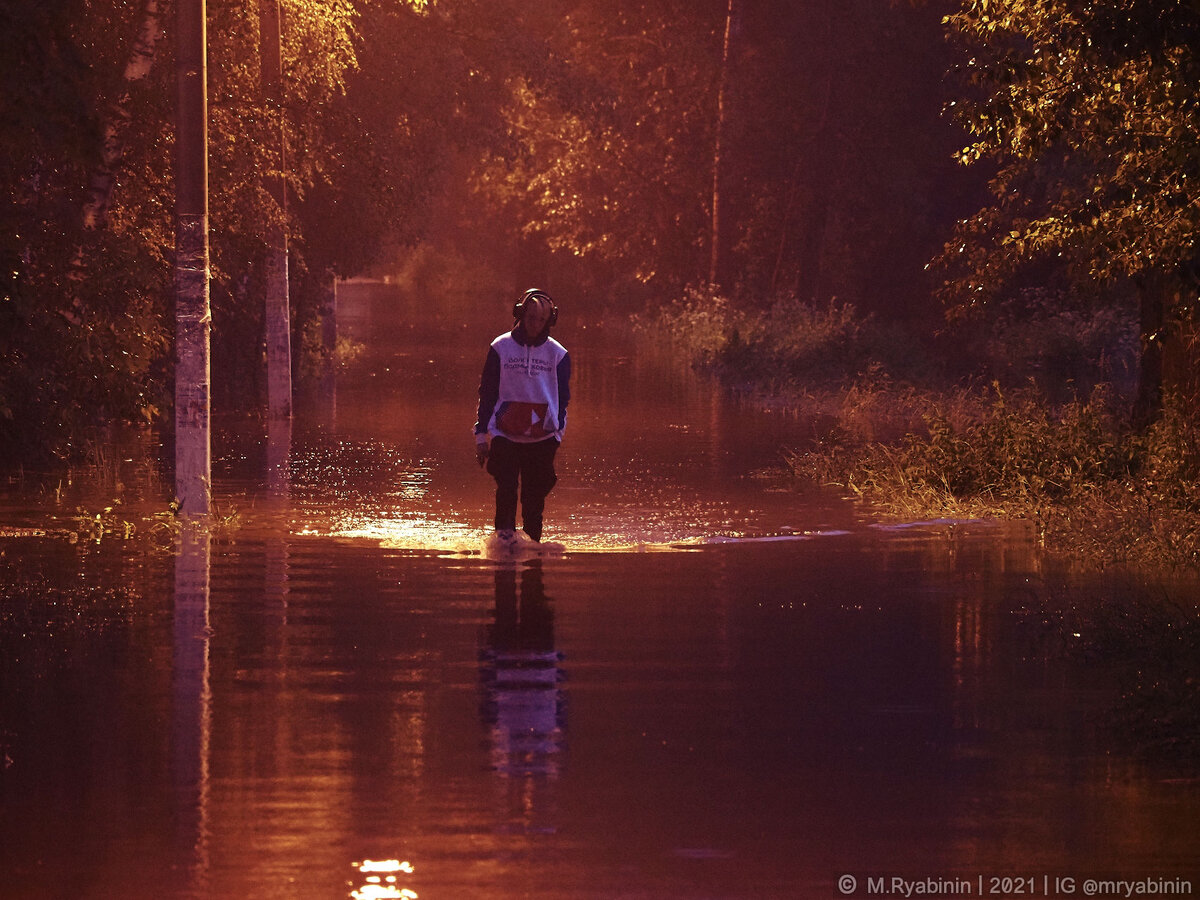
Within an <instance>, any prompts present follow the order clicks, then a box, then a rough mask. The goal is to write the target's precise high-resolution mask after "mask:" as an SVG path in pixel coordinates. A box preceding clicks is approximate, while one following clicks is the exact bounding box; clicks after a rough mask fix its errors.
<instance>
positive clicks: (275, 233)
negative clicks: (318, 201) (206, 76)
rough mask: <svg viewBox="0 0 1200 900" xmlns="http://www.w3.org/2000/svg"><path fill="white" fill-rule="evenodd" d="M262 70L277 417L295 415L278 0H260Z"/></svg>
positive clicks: (272, 389)
mask: <svg viewBox="0 0 1200 900" xmlns="http://www.w3.org/2000/svg"><path fill="white" fill-rule="evenodd" d="M258 16H259V32H260V34H259V40H260V51H259V55H260V62H259V65H260V70H261V83H262V91H263V99H264V100H265V101H266V105H267V108H268V111H269V113H270V117H271V124H270V125H269V126H268V129H269V135H270V137H269V141H270V145H271V146H270V147H269V150H270V155H271V156H272V157H273V159H272V160H271V167H270V170H269V171H268V172H267V173H266V174H265V175H264V176H263V183H264V186H265V187H266V190H267V193H268V194H270V195H271V198H272V199H273V200H274V201H275V209H274V210H272V211H271V218H270V221H269V223H268V225H267V234H266V239H267V257H266V282H267V283H266V306H265V309H264V317H265V320H266V333H267V410H268V413H269V415H270V416H271V417H272V418H286V417H288V416H290V415H291V414H292V323H291V304H290V300H289V296H288V238H287V186H286V184H285V183H284V177H283V173H284V171H285V169H286V165H287V146H286V141H285V140H284V133H283V104H282V98H283V61H282V56H281V52H280V12H279V0H259V5H258Z"/></svg>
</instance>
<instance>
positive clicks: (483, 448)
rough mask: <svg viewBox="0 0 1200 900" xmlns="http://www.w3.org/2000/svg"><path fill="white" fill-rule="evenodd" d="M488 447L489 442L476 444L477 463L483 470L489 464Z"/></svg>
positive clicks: (477, 442)
mask: <svg viewBox="0 0 1200 900" xmlns="http://www.w3.org/2000/svg"><path fill="white" fill-rule="evenodd" d="M487 459H488V445H487V441H476V443H475V462H477V463H479V468H481V469H482V468H483V467H484V466H485V465H486V464H487Z"/></svg>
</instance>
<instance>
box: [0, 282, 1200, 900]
mask: <svg viewBox="0 0 1200 900" xmlns="http://www.w3.org/2000/svg"><path fill="white" fill-rule="evenodd" d="M341 303H342V315H343V320H342V321H343V325H344V327H345V328H346V329H347V331H348V332H349V333H350V334H351V335H352V336H354V337H356V338H357V339H358V340H360V341H362V342H363V343H364V344H365V345H366V347H367V350H366V352H365V353H364V355H363V356H362V357H361V358H360V359H359V360H357V361H356V362H355V363H354V364H353V365H352V366H351V367H350V368H349V369H348V370H347V371H346V372H345V373H343V374H342V375H340V376H339V377H338V379H337V382H336V384H335V385H325V386H324V387H323V388H322V389H320V390H315V391H313V392H312V393H311V395H307V396H305V397H303V398H302V400H301V402H300V403H299V404H298V411H297V415H296V418H295V420H294V422H293V423H291V424H290V426H285V427H274V428H269V427H268V426H267V425H265V424H264V423H262V422H260V421H258V420H255V419H246V418H238V417H235V416H232V415H230V416H227V417H224V418H222V417H220V416H218V421H217V423H216V424H217V427H218V435H217V438H216V441H215V456H216V459H215V492H216V496H217V507H218V513H219V516H220V517H221V518H222V520H223V521H224V522H225V523H226V524H224V525H222V526H221V527H218V528H216V529H215V530H213V531H212V532H211V533H198V532H195V531H190V530H185V531H183V532H181V533H179V534H177V535H175V534H173V532H172V530H171V529H170V528H168V527H167V526H166V525H165V524H163V525H161V526H158V527H153V526H149V525H147V524H145V519H144V518H142V519H139V521H141V522H143V524H142V525H141V526H140V531H139V534H138V535H137V536H135V538H133V539H131V540H128V541H126V540H123V539H122V538H121V537H120V536H119V535H112V534H109V535H107V536H104V537H102V538H101V539H100V540H99V541H97V540H95V539H94V537H95V535H94V534H93V533H92V531H89V530H88V528H86V527H83V526H84V525H85V523H84V522H81V521H79V515H77V514H76V513H75V512H74V510H75V507H76V506H77V505H82V506H83V507H84V508H85V509H87V510H88V513H89V515H90V514H91V513H93V512H96V511H99V508H100V507H101V506H103V504H104V503H105V498H106V497H109V496H110V495H112V494H113V493H114V492H119V493H121V495H122V496H123V497H124V498H125V500H124V503H125V505H124V506H123V507H122V510H123V512H121V515H127V516H128V517H129V518H131V519H133V518H136V517H135V516H134V515H133V511H135V510H136V511H138V512H139V514H140V515H142V516H143V517H144V516H146V515H149V513H150V512H152V511H153V510H154V509H157V508H163V507H165V499H166V498H167V497H169V494H170V491H169V489H168V488H164V487H163V483H162V480H161V478H160V477H159V476H158V475H157V473H156V469H155V467H154V466H153V465H152V464H149V463H146V462H145V461H143V460H141V459H139V458H138V457H136V456H130V457H128V460H127V461H126V459H125V457H121V458H119V459H116V460H115V461H114V462H112V463H111V464H110V465H109V467H108V474H107V475H106V476H105V477H104V478H103V479H101V478H99V476H98V477H97V481H96V483H89V482H88V481H87V480H86V479H83V480H80V479H76V480H75V481H73V482H69V483H65V484H55V485H53V486H52V487H48V486H46V485H41V486H39V487H31V486H30V484H29V482H28V480H25V481H13V482H11V483H10V484H9V485H8V488H7V493H6V495H5V497H4V498H3V506H2V507H0V515H2V516H3V518H0V526H3V530H2V531H0V535H3V536H0V573H2V576H3V583H4V588H3V598H2V601H0V602H2V603H3V606H2V607H0V673H2V681H0V897H5V898H8V897H20V898H26V897H28V898H35V897H36V898H55V897H63V898H66V897H70V898H110V897H112V898H142V897H146V898H150V897H155V898H176V897H178V898H368V897H369V898H380V897H403V898H412V897H419V898H421V900H446V898H474V897H480V898H492V897H496V898H509V897H514V898H515V897H528V898H577V897H578V898H619V897H627V898H774V897H780V898H784V897H786V898H790V897H801V898H807V897H839V896H856V897H868V896H873V895H876V894H882V893H891V894H892V895H899V896H903V895H904V894H905V893H910V894H911V893H924V894H930V893H935V894H938V895H940V896H954V897H966V896H971V897H974V896H993V897H995V896H1040V897H1070V896H1078V895H1085V896H1114V895H1119V896H1132V895H1134V894H1135V893H1136V894H1138V895H1142V894H1145V893H1147V892H1150V893H1156V894H1173V895H1177V896H1195V895H1196V894H1197V892H1200V864H1198V860H1200V780H1198V779H1197V777H1196V776H1197V773H1196V772H1195V770H1194V769H1195V766H1194V764H1195V760H1194V759H1192V760H1190V762H1189V760H1187V759H1182V760H1181V759H1175V758H1172V757H1171V756H1170V755H1169V754H1167V755H1165V756H1164V755H1163V754H1147V753H1145V752H1142V750H1144V745H1145V744H1147V743H1148V741H1147V740H1141V741H1139V740H1138V738H1139V736H1141V733H1140V732H1138V731H1137V729H1136V727H1135V726H1137V723H1138V722H1139V721H1141V720H1138V719H1137V712H1138V707H1136V706H1134V707H1133V708H1132V710H1131V707H1130V704H1131V702H1132V701H1134V700H1136V697H1135V696H1133V695H1131V693H1130V687H1129V685H1130V684H1131V679H1130V675H1131V673H1132V672H1137V673H1139V674H1141V675H1145V673H1147V672H1150V673H1153V672H1154V671H1155V668H1154V666H1155V659H1154V658H1153V657H1154V652H1153V651H1151V650H1146V651H1144V652H1145V657H1144V658H1140V659H1139V658H1137V657H1136V655H1135V656H1133V657H1131V656H1130V655H1129V654H1130V653H1133V652H1134V651H1130V650H1128V646H1129V645H1130V643H1131V642H1128V641H1127V642H1126V644H1125V645H1124V646H1125V647H1126V653H1125V655H1124V656H1121V655H1119V654H1117V653H1115V652H1114V651H1112V650H1111V649H1110V646H1111V645H1110V644H1107V643H1105V640H1106V638H1105V635H1106V634H1107V633H1108V632H1106V631H1105V627H1106V626H1105V624H1104V622H1101V621H1100V620H1098V619H1096V618H1094V617H1090V616H1089V615H1086V614H1081V613H1080V612H1079V611H1080V610H1087V609H1091V608H1093V607H1096V608H1105V609H1113V608H1116V606H1118V605H1120V604H1124V606H1121V609H1127V610H1128V609H1132V610H1143V611H1144V610H1145V609H1148V608H1152V604H1153V603H1154V602H1155V601H1156V598H1161V596H1162V591H1163V590H1164V589H1163V588H1162V587H1161V586H1160V585H1153V586H1152V585H1149V584H1141V583H1138V582H1137V581H1136V580H1131V579H1123V580H1121V581H1120V582H1119V585H1118V586H1114V585H1117V582H1115V581H1114V580H1113V579H1112V578H1111V577H1110V576H1106V577H1105V578H1094V577H1091V576H1088V575H1086V574H1082V573H1073V572H1071V571H1069V570H1068V569H1067V568H1066V567H1059V566H1055V565H1054V564H1052V563H1051V562H1048V561H1046V560H1044V559H1042V558H1041V557H1040V555H1039V553H1038V550H1037V547H1036V546H1035V544H1034V542H1033V541H1032V540H1031V537H1030V535H1029V534H1028V533H1027V532H1026V531H1024V530H1022V529H1020V528H1014V527H1002V526H1000V525H999V524H997V523H987V522H961V523H947V522H930V523H909V525H908V526H907V527H897V526H893V527H886V528H884V527H878V524H877V523H875V522H873V521H872V519H871V516H870V514H869V512H868V511H866V510H863V509H861V508H860V507H858V506H856V505H854V504H852V503H850V502H848V501H846V500H844V499H842V498H840V497H838V496H836V495H833V494H829V493H825V492H822V491H820V490H817V489H813V490H809V491H801V492H797V491H794V490H791V489H790V488H785V487H784V486H781V485H780V484H778V483H777V482H776V481H775V480H774V479H772V478H771V477H770V476H769V472H768V470H769V468H770V466H771V465H772V464H773V463H775V462H777V460H778V459H779V453H780V450H781V449H782V448H784V447H788V446H799V445H802V444H803V442H804V441H806V440H808V439H809V437H810V434H809V428H808V427H807V426H806V424H805V423H804V422H803V421H799V420H796V419H794V418H791V417H789V416H786V415H783V414H781V413H779V412H771V411H767V410H761V409H755V408H753V407H752V406H748V405H746V404H743V403H738V402H734V401H732V400H730V399H729V398H726V397H724V396H722V395H721V394H720V392H718V391H715V390H713V388H712V387H711V385H708V384H707V383H705V382H704V381H703V380H702V379H697V378H693V377H673V376H668V375H667V374H665V370H664V369H662V368H661V367H660V366H659V365H658V364H656V363H655V362H654V361H653V360H649V359H645V358H642V357H640V356H639V355H638V354H637V353H635V352H633V350H632V349H631V348H630V347H629V345H628V344H627V343H626V342H624V341H622V340H620V339H618V338H616V337H615V336H613V335H612V334H611V333H609V332H608V331H606V330H605V329H604V328H602V327H600V326H599V325H593V326H590V327H584V326H583V325H581V324H577V323H572V321H571V317H570V314H569V312H568V311H567V310H564V314H563V319H564V322H563V325H562V327H561V328H560V329H559V330H558V333H559V335H560V337H561V338H562V340H563V341H564V343H566V344H567V345H568V347H570V348H571V350H572V353H573V356H574V358H575V375H576V378H575V397H574V400H573V402H572V406H571V417H570V422H569V425H568V433H567V439H566V441H565V443H564V445H563V448H562V451H561V452H560V455H559V470H560V482H559V486H558V488H557V489H556V490H555V492H554V493H553V494H552V495H551V497H550V501H549V504H548V508H547V534H546V537H547V539H548V540H552V541H555V542H558V543H561V544H562V549H561V550H559V551H556V552H548V553H547V554H546V555H544V556H540V557H525V558H519V559H504V558H493V557H491V556H489V555H488V554H487V553H486V552H485V544H484V537H485V534H486V531H487V529H488V526H489V523H490V517H491V483H490V481H489V480H488V478H487V476H486V475H484V474H483V473H481V472H480V470H479V469H478V468H477V467H476V465H475V462H474V454H473V439H472V436H471V424H472V421H473V417H474V408H473V406H474V403H473V401H474V388H475V382H476V379H477V377H478V369H479V367H480V365H481V364H482V361H483V353H484V349H485V347H486V343H487V340H488V339H489V338H490V337H491V336H492V333H493V332H496V331H499V330H500V329H501V328H502V327H503V325H504V316H503V310H502V309H497V310H496V314H495V316H494V317H493V318H494V320H495V323H496V325H495V327H490V326H489V327H486V328H483V329H482V330H481V329H480V328H479V327H477V326H459V325H458V324H457V322H456V321H455V320H454V319H453V318H452V317H450V316H442V317H435V318H434V319H433V320H430V319H428V318H427V317H425V316H423V315H422V314H421V310H420V308H419V307H417V306H412V305H408V306H406V305H405V301H404V298H403V297H400V296H399V295H398V294H396V293H394V292H393V291H392V290H391V289H388V288H385V287H382V286H358V287H355V288H352V289H345V290H343V294H342V298H341ZM114 470H115V472H114ZM118 481H119V482H120V486H119V487H118V486H117V484H116V482H118ZM85 518H86V517H85ZM48 522H49V523H50V524H47V523H48ZM69 528H74V530H75V531H76V533H78V534H79V535H80V538H79V539H78V540H77V541H74V542H72V541H70V540H68V539H67V538H65V537H64V536H63V532H64V531H65V530H67V529H69ZM155 547H160V548H161V549H155ZM1143 620H1144V621H1145V622H1149V623H1150V625H1148V626H1147V628H1149V627H1151V626H1152V625H1153V622H1154V618H1153V616H1151V615H1143ZM1109 630H1111V629H1109ZM1192 633H1193V634H1194V633H1195V632H1194V631H1193V632H1192ZM1148 646H1149V645H1148ZM1160 661H1161V659H1160ZM1167 668H1169V667H1167ZM1168 674H1169V673H1168ZM1135 680H1136V679H1135ZM1145 681H1146V679H1145V678H1142V680H1141V682H1139V683H1144V682H1145ZM1191 716H1192V718H1191V721H1193V722H1194V721H1195V719H1194V710H1192V711H1191ZM1159 718H1160V719H1161V718H1170V717H1169V716H1159ZM1181 718H1183V719H1184V720H1185V721H1186V720H1187V717H1186V715H1184V716H1182V717H1181ZM1131 722H1132V723H1134V724H1133V725H1131V724H1130V723H1131ZM1145 724H1146V723H1145V722H1142V726H1143V727H1144V726H1145ZM1131 729H1133V730H1132V731H1131ZM1148 734H1149V733H1148V732H1147V733H1146V735H1145V736H1147V737H1148ZM1160 743H1169V741H1166V740H1164V741H1160ZM1139 748H1140V749H1139ZM878 879H884V880H883V881H880V880H878ZM893 879H906V880H905V881H903V882H896V881H893ZM1089 879H1093V880H1094V881H1092V882H1089V881H1088V880H1089ZM1119 881H1125V882H1129V883H1130V885H1133V887H1128V886H1123V885H1119V884H1118V882H1119ZM1138 887H1140V890H1135V888H1138Z"/></svg>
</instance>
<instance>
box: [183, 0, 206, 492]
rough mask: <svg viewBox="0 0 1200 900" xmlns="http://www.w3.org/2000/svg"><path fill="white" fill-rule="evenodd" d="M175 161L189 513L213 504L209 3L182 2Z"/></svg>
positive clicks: (202, 0)
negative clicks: (210, 430)
mask: <svg viewBox="0 0 1200 900" xmlns="http://www.w3.org/2000/svg"><path fill="white" fill-rule="evenodd" d="M178 3H179V6H178V8H177V19H178V22H177V25H178V32H179V46H178V51H177V55H178V91H179V104H178V112H177V116H178V120H177V122H176V151H175V153H176V164H175V216H176V226H175V492H176V495H177V496H178V499H179V504H180V512H181V513H182V514H183V515H185V516H207V515H208V513H209V510H210V507H211V504H212V451H211V442H210V437H209V396H210V374H211V373H210V361H209V339H210V331H211V328H212V318H211V316H210V314H209V259H208V87H207V79H208V66H207V62H206V56H207V33H206V28H205V0H178Z"/></svg>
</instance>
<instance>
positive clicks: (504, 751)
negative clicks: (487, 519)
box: [482, 561, 565, 778]
mask: <svg viewBox="0 0 1200 900" xmlns="http://www.w3.org/2000/svg"><path fill="white" fill-rule="evenodd" d="M495 617H496V618H495V622H494V624H492V625H491V626H490V627H489V629H488V636H487V647H486V648H485V650H484V652H483V659H484V667H483V671H482V678H483V686H484V691H485V695H484V705H483V718H484V721H485V723H486V724H487V725H488V726H489V727H490V729H491V756H492V758H491V764H492V768H493V769H494V770H495V771H496V772H498V773H500V774H501V775H504V776H507V777H516V778H521V777H529V776H535V775H544V776H555V775H557V774H558V771H559V761H558V754H559V752H560V751H561V749H562V744H563V738H564V725H565V717H564V704H563V696H562V691H561V690H560V689H559V681H560V679H561V678H562V672H561V670H560V669H559V666H558V663H559V655H558V653H557V652H556V651H555V649H554V610H553V609H552V607H551V605H550V600H549V599H548V598H547V597H546V592H545V588H544V585H543V578H542V567H541V563H540V562H538V561H535V562H533V563H530V564H529V565H527V566H525V567H524V568H523V569H522V570H521V573H520V593H519V596H518V590H517V570H516V568H515V567H511V566H502V567H499V568H497V569H496V609H495Z"/></svg>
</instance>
